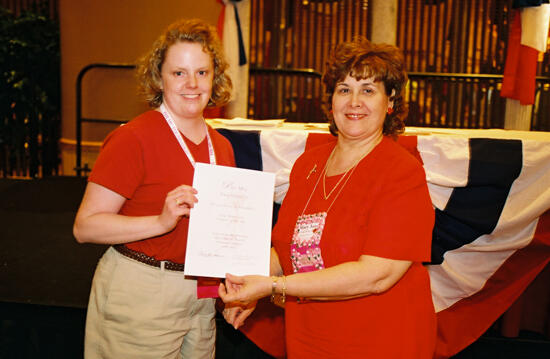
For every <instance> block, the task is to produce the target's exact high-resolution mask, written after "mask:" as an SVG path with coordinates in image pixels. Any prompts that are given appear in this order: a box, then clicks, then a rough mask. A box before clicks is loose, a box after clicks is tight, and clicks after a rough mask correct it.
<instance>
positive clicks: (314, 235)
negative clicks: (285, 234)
mask: <svg viewBox="0 0 550 359" xmlns="http://www.w3.org/2000/svg"><path fill="white" fill-rule="evenodd" d="M326 218H327V212H319V213H315V214H306V215H301V216H299V217H298V220H297V221H296V226H295V227H294V234H293V235H292V242H291V244H290V259H291V260H292V267H293V269H294V273H302V272H312V271H315V270H319V269H323V268H325V264H324V262H323V257H322V255H321V247H320V246H319V244H320V243H321V236H322V235H323V228H324V227H325V221H326Z"/></svg>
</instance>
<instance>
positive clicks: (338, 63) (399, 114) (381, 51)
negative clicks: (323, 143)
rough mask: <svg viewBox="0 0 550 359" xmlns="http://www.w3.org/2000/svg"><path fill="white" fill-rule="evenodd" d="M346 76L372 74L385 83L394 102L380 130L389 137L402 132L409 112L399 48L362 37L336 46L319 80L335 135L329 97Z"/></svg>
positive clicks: (403, 67) (375, 79) (401, 55)
mask: <svg viewBox="0 0 550 359" xmlns="http://www.w3.org/2000/svg"><path fill="white" fill-rule="evenodd" d="M348 75H350V76H353V77H354V78H355V79H356V80H360V79H368V78H371V77H372V78H373V79H374V81H382V82H383V83H384V87H385V89H386V95H387V96H389V97H390V100H392V101H393V112H392V113H391V114H389V113H388V114H386V118H385V120H384V125H383V129H382V133H383V134H384V135H387V136H392V137H395V136H397V135H398V134H400V133H403V132H404V130H405V123H404V119H405V117H406V116H407V113H408V108H407V105H406V104H405V100H404V92H405V85H406V84H407V80H408V77H407V72H406V71H405V63H404V59H403V54H402V52H401V50H399V49H398V48H397V47H395V46H392V45H389V44H373V43H372V42H370V41H369V40H367V39H366V38H365V37H362V36H358V37H355V38H354V39H353V40H352V41H349V42H344V43H340V44H338V45H336V47H335V48H334V49H333V51H332V52H331V55H330V57H329V59H328V61H327V66H326V70H325V73H324V74H323V79H322V80H323V83H324V84H325V101H324V110H325V113H326V115H327V118H328V120H329V123H330V126H329V129H330V132H331V133H332V134H333V135H335V136H336V135H337V133H338V128H337V127H336V124H335V122H334V117H333V116H332V113H331V109H332V97H333V95H334V90H335V88H336V84H337V83H339V82H341V81H343V80H344V79H345V78H346V76H348ZM394 91H395V92H394ZM392 93H393V95H392Z"/></svg>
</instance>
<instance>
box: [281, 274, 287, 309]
mask: <svg viewBox="0 0 550 359" xmlns="http://www.w3.org/2000/svg"><path fill="white" fill-rule="evenodd" d="M281 294H282V296H281V303H282V304H285V301H286V277H285V276H283V289H282V293H281Z"/></svg>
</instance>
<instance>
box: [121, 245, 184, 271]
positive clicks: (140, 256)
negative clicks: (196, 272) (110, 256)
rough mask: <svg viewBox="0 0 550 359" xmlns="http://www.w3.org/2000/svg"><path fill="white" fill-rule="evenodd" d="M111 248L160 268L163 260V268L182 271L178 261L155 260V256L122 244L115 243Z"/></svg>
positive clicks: (182, 266) (181, 265)
mask: <svg viewBox="0 0 550 359" xmlns="http://www.w3.org/2000/svg"><path fill="white" fill-rule="evenodd" d="M113 248H114V249H115V250H116V251H117V252H118V253H120V254H122V255H123V256H126V257H128V258H131V259H133V260H136V261H138V262H141V263H145V264H148V265H150V266H152V267H157V268H161V267H162V265H161V263H162V262H164V269H168V270H171V271H176V272H183V269H184V267H185V266H184V265H183V264H180V263H174V262H170V261H159V260H156V259H155V258H153V257H149V256H148V255H145V254H143V253H141V252H138V251H134V250H133V249H130V248H128V247H126V246H125V245H124V244H116V245H114V246H113Z"/></svg>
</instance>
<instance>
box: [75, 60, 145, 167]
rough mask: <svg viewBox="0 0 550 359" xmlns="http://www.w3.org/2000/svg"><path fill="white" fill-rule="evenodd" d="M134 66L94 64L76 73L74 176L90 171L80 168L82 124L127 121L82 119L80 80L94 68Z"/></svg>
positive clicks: (125, 67)
mask: <svg viewBox="0 0 550 359" xmlns="http://www.w3.org/2000/svg"><path fill="white" fill-rule="evenodd" d="M135 67H136V65H134V64H117V63H95V64H90V65H87V66H84V67H83V68H82V70H80V72H79V73H78V76H77V78H76V166H75V167H74V170H75V171H76V175H77V176H78V177H80V176H81V175H82V172H84V173H86V172H89V171H90V168H88V166H87V165H85V166H84V167H82V123H84V122H92V123H114V124H121V123H125V122H127V120H120V119H99V118H86V117H82V80H83V78H84V75H86V74H87V73H88V71H90V70H92V69H96V68H104V69H134V68H135Z"/></svg>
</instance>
